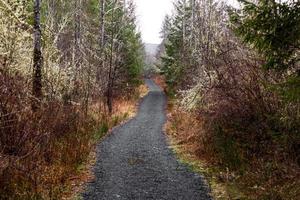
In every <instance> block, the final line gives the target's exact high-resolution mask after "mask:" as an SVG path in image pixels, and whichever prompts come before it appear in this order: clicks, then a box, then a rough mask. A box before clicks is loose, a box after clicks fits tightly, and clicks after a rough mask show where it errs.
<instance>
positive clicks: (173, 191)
mask: <svg viewBox="0 0 300 200" xmlns="http://www.w3.org/2000/svg"><path fill="white" fill-rule="evenodd" d="M146 83H147V85H148V87H149V90H150V91H149V93H148V95H146V96H145V97H144V98H143V99H142V101H141V103H140V106H139V111H138V113H137V116H136V117H135V118H133V119H132V120H130V121H129V122H127V123H125V124H123V125H121V126H119V127H116V128H115V129H114V130H113V131H112V132H111V134H110V135H109V136H108V137H107V138H105V140H103V141H102V142H101V143H100V144H99V145H98V146H97V162H96V164H95V167H94V169H93V173H94V176H95V178H94V179H93V180H92V181H91V182H90V183H88V185H87V188H86V191H85V192H84V193H83V194H82V198H83V199H106V200H109V199H189V200H190V199H203V200H205V199H211V197H210V195H209V189H208V187H207V184H206V183H205V181H204V179H203V177H202V176H201V175H199V174H197V173H195V172H193V171H192V170H191V169H190V168H189V167H188V166H187V165H185V164H183V163H180V162H179V161H178V160H177V159H176V156H175V154H174V153H173V151H172V150H171V149H170V147H169V145H168V143H167V140H166V137H165V135H164V133H163V131H162V129H163V126H164V124H165V122H166V116H165V106H166V97H165V95H164V93H163V92H162V91H161V89H160V88H159V87H158V86H157V85H156V84H155V83H154V82H153V81H152V80H146Z"/></svg>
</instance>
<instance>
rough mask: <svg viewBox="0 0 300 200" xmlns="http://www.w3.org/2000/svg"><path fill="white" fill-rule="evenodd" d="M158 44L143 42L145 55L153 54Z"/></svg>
mask: <svg viewBox="0 0 300 200" xmlns="http://www.w3.org/2000/svg"><path fill="white" fill-rule="evenodd" d="M158 47H159V44H149V43H146V44H145V51H146V53H147V55H151V56H155V55H156V53H157V51H158Z"/></svg>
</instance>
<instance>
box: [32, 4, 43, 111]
mask: <svg viewBox="0 0 300 200" xmlns="http://www.w3.org/2000/svg"><path fill="white" fill-rule="evenodd" d="M40 12H41V0H35V2H34V25H33V30H34V32H33V38H34V49H33V85H32V94H33V96H34V97H35V99H34V102H33V104H32V108H33V110H36V109H37V108H38V107H39V106H40V101H41V100H42V97H43V93H42V67H43V56H42V51H41V48H42V31H41V13H40Z"/></svg>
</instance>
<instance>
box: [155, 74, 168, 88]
mask: <svg viewBox="0 0 300 200" xmlns="http://www.w3.org/2000/svg"><path fill="white" fill-rule="evenodd" d="M153 81H154V82H155V83H156V84H157V85H158V86H159V87H160V88H161V89H162V90H163V91H165V92H166V91H167V84H166V82H165V78H164V76H162V75H156V76H155V77H154V78H153Z"/></svg>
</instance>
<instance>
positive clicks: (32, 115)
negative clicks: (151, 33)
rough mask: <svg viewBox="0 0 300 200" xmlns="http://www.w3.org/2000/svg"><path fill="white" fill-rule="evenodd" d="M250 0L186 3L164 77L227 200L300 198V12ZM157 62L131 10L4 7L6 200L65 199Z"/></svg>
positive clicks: (182, 136) (289, 4)
mask: <svg viewBox="0 0 300 200" xmlns="http://www.w3.org/2000/svg"><path fill="white" fill-rule="evenodd" d="M239 1H240V3H241V4H240V7H239V8H234V7H232V6H229V5H228V4H226V2H225V1H224V2H223V1H217V0H176V1H174V12H173V14H172V15H169V16H166V18H165V21H164V24H163V28H162V32H161V34H162V39H163V42H162V44H160V48H159V52H158V54H157V59H158V60H159V62H158V63H157V67H155V69H154V71H158V72H159V73H160V74H161V75H163V77H164V80H165V81H166V86H165V91H166V93H167V95H168V96H169V98H168V100H169V108H168V109H169V111H168V112H169V114H168V123H167V132H168V134H169V135H170V136H171V137H172V138H173V139H174V140H175V141H177V143H176V145H179V146H180V145H187V146H186V150H187V152H188V154H190V155H195V156H196V158H197V159H198V160H201V161H204V162H205V163H206V165H205V167H207V168H209V169H208V170H207V171H208V172H207V173H204V174H205V175H207V178H208V179H210V178H209V177H210V176H211V177H215V176H217V179H214V180H213V181H214V183H215V182H218V183H220V182H221V183H224V185H226V186H230V187H231V189H228V191H226V192H225V193H229V194H228V195H227V197H226V198H225V199H274V200H277V199H278V200H281V199H297V198H299V196H300V182H299V175H300V169H299V165H300V157H299V155H300V64H299V63H300V2H299V1H297V0H286V1H279V0H249V1H247V0H239ZM158 6H159V5H158ZM144 58H145V53H144V45H143V43H142V40H141V35H140V33H139V32H138V30H137V27H136V16H135V6H134V3H133V1H132V0H127V1H126V0H68V1H65V0H0V199H62V198H63V196H64V195H65V192H66V191H68V190H70V187H71V186H70V181H72V179H73V178H74V176H77V175H78V173H80V170H81V169H82V168H83V166H85V165H86V163H87V162H88V161H89V159H90V158H89V155H90V154H91V152H92V151H93V147H94V145H95V143H97V141H98V140H99V139H100V138H101V137H102V136H103V135H104V134H105V133H106V132H107V131H108V129H110V128H111V127H113V126H115V125H117V124H118V123H119V122H120V121H122V120H123V119H125V118H127V117H128V112H127V110H126V109H127V107H130V106H131V107H132V106H133V107H134V104H135V102H136V100H137V99H138V98H139V92H140V90H139V89H138V88H139V86H140V84H141V83H142V73H143V67H144ZM148 67H149V66H148ZM152 71H153V70H151V69H149V68H147V72H152ZM147 75H148V74H147ZM120 102H121V103H120ZM124 102H127V103H126V105H125V107H126V108H125V112H121V110H123V109H124V108H123V107H122V106H120V104H122V103H124ZM128 104H130V106H128ZM212 174H213V175H212ZM209 183H212V182H211V181H209ZM211 186H212V192H213V194H214V191H215V188H214V184H211ZM225 190H227V189H226V187H225ZM237 191H239V192H237ZM236 193H238V194H237V196H232V195H233V194H236ZM220 196H222V195H220ZM214 197H215V198H216V199H218V194H217V195H215V196H214ZM223 199H224V198H223Z"/></svg>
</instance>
